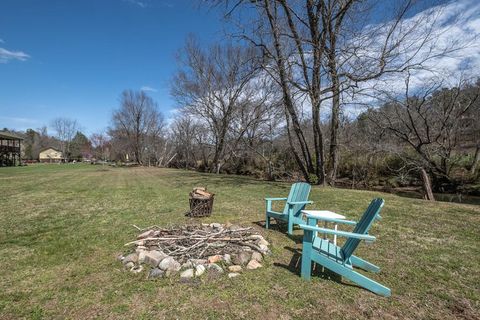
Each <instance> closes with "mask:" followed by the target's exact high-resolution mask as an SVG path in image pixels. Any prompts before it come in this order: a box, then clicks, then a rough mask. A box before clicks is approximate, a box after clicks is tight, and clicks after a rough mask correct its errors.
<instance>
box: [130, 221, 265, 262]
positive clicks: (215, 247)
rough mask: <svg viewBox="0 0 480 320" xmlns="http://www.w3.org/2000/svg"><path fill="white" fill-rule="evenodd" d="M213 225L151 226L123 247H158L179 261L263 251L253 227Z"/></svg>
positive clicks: (259, 237)
mask: <svg viewBox="0 0 480 320" xmlns="http://www.w3.org/2000/svg"><path fill="white" fill-rule="evenodd" d="M213 225H214V226H212V225H208V224H207V225H206V224H202V225H201V226H183V227H177V228H171V229H164V228H159V227H154V228H151V229H149V230H148V231H146V232H143V233H142V234H141V235H139V239H138V240H135V241H132V242H129V243H126V244H125V246H130V245H136V246H137V247H139V246H142V247H145V249H146V250H159V251H162V252H164V253H165V254H167V255H169V256H172V257H175V259H176V260H177V261H179V262H181V263H183V262H185V261H187V260H189V259H206V258H208V257H209V256H212V255H224V254H236V253H239V252H241V251H252V250H256V251H258V252H260V253H265V252H266V249H265V248H262V247H261V246H259V245H258V244H257V243H258V241H259V240H260V239H263V237H262V236H261V235H258V234H255V233H254V232H253V228H251V227H247V228H242V227H238V226H231V227H225V226H224V225H221V224H213Z"/></svg>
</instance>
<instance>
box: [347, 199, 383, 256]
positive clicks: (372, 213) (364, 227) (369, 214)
mask: <svg viewBox="0 0 480 320" xmlns="http://www.w3.org/2000/svg"><path fill="white" fill-rule="evenodd" d="M384 203H385V201H384V200H383V199H381V198H377V199H373V200H372V202H370V205H369V206H368V208H367V210H366V211H365V213H364V214H363V216H362V218H361V219H360V221H359V222H358V223H357V225H356V226H355V229H353V232H354V233H359V234H368V230H370V227H371V226H372V224H373V222H374V221H375V218H376V217H377V215H379V214H380V211H381V210H382V207H383V205H384ZM360 241H361V240H360V239H354V238H348V239H347V241H345V244H344V245H343V247H342V254H343V258H344V259H345V260H347V259H348V258H350V256H351V255H352V254H353V252H354V251H355V249H357V247H358V245H359V244H360Z"/></svg>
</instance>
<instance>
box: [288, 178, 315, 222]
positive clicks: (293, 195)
mask: <svg viewBox="0 0 480 320" xmlns="http://www.w3.org/2000/svg"><path fill="white" fill-rule="evenodd" d="M311 188H312V187H311V186H310V185H309V184H308V183H305V182H297V183H294V184H292V187H291V188H290V193H289V194H288V198H287V202H297V201H308V196H309V195H310V189H311ZM303 208H305V205H304V204H296V205H294V206H293V208H292V209H293V214H294V215H298V214H299V213H300V211H301V210H303ZM283 214H288V205H287V204H285V208H284V209H283Z"/></svg>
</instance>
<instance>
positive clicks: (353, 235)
mask: <svg viewBox="0 0 480 320" xmlns="http://www.w3.org/2000/svg"><path fill="white" fill-rule="evenodd" d="M299 227H300V228H302V229H303V230H309V231H317V232H320V233H326V234H333V235H337V236H340V237H346V238H355V239H360V240H367V241H375V239H376V238H375V237H374V236H371V235H368V234H359V233H353V232H346V231H337V230H333V229H327V228H319V227H314V226H307V225H306V224H300V225H299Z"/></svg>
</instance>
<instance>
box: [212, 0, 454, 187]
mask: <svg viewBox="0 0 480 320" xmlns="http://www.w3.org/2000/svg"><path fill="white" fill-rule="evenodd" d="M214 2H215V3H222V2H227V4H230V7H229V9H228V13H227V16H230V17H231V16H233V15H234V12H235V11H239V8H246V9H247V10H249V14H248V16H253V17H254V18H253V21H252V19H250V20H248V21H247V23H245V22H243V21H245V19H244V17H245V15H241V14H240V15H239V16H240V19H237V21H236V22H237V23H238V26H239V28H238V30H239V35H238V36H239V37H241V38H242V39H244V40H246V41H247V42H249V43H251V44H253V45H255V46H257V47H259V48H261V50H262V52H263V61H264V64H263V65H264V69H265V70H266V71H267V73H268V74H269V75H270V76H271V77H272V79H274V80H275V81H276V82H277V83H278V85H279V87H280V89H281V92H282V93H283V103H284V106H285V118H286V121H287V129H288V130H287V133H288V137H289V141H290V147H291V150H292V152H293V154H294V156H295V158H296V159H297V163H298V166H299V168H300V170H301V171H302V172H303V174H304V176H305V178H306V179H307V180H309V181H311V182H318V183H325V182H326V180H327V171H328V179H329V180H330V182H331V183H333V182H334V181H335V177H336V170H337V166H338V144H339V143H338V132H339V117H340V114H341V106H342V105H343V102H342V99H343V93H346V92H349V93H350V94H351V93H352V92H357V91H358V90H357V88H358V87H361V83H363V82H368V81H371V80H373V79H378V78H381V77H382V76H384V75H385V74H390V73H394V72H401V71H403V70H405V69H406V68H408V67H412V66H417V67H420V66H421V65H422V63H424V62H425V61H427V60H428V59H431V58H432V57H434V56H438V55H440V54H442V53H445V52H446V51H448V50H449V49H451V48H450V47H448V46H447V47H445V48H442V50H430V49H431V48H433V47H435V46H436V45H437V43H436V42H435V39H436V36H437V35H434V34H433V31H432V30H433V26H434V23H435V16H436V14H435V13H432V14H431V16H432V18H425V17H424V18H423V19H417V20H409V21H407V20H406V19H405V17H406V16H407V15H408V14H409V13H410V12H411V11H412V10H414V9H415V8H413V7H414V2H413V1H410V0H404V1H398V2H395V3H396V4H397V6H396V8H388V10H385V11H386V12H388V13H391V16H388V17H385V18H388V19H387V20H388V22H386V23H377V24H374V23H372V17H371V16H370V14H371V13H372V12H373V10H372V8H373V6H372V3H370V2H364V1H355V0H351V1H343V0H333V1H332V0H330V1H324V0H317V1H314V0H305V1H298V0H261V1H260V0H258V1H250V2H247V1H214ZM375 5H376V6H382V5H384V6H385V8H387V6H388V5H387V4H384V3H383V2H378V3H375ZM251 9H253V10H251ZM420 30H421V32H418V31H420ZM413 31H417V32H413ZM422 48H424V49H425V50H421V49H422ZM425 52H427V53H428V54H424V53H425ZM324 105H326V106H328V105H331V108H330V109H331V110H330V111H331V112H330V117H331V125H330V128H329V129H330V135H329V140H330V148H329V155H328V161H327V157H326V154H325V140H326V137H325V134H324V130H323V129H322V126H321V122H320V119H321V114H320V113H321V110H322V108H321V106H324ZM308 108H309V109H310V110H308ZM305 114H307V115H308V116H310V119H309V122H310V126H309V127H305V126H302V118H303V117H305ZM309 136H311V137H312V139H313V146H312V145H311V144H310V142H309V140H308V137H309ZM327 164H328V167H327ZM314 180H315V181H314Z"/></svg>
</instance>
